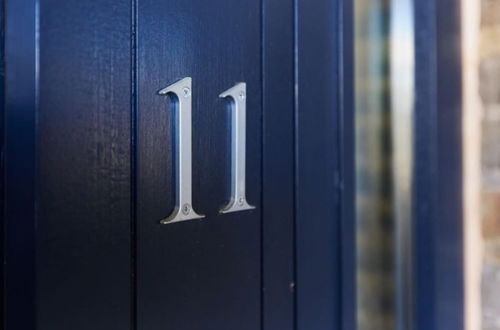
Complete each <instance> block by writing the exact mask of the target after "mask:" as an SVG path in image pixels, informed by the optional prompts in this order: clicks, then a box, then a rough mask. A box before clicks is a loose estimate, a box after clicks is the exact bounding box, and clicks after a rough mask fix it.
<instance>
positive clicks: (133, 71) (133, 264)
mask: <svg viewBox="0 0 500 330" xmlns="http://www.w3.org/2000/svg"><path fill="white" fill-rule="evenodd" d="M137 2H138V0H131V10H130V13H131V17H130V21H131V31H130V33H131V38H130V60H131V63H130V64H131V65H130V80H131V82H130V83H131V93H130V95H131V96H130V97H131V100H130V102H131V116H130V125H131V126H130V129H131V139H130V173H131V182H130V187H131V188H130V189H131V191H130V202H131V203H130V213H131V221H130V256H131V258H130V288H131V290H130V329H131V330H135V329H137V277H136V272H137V232H136V228H137V207H136V204H137V194H136V190H137V189H136V188H137V178H136V177H137V173H136V172H137V171H136V166H137V165H136V164H137Z"/></svg>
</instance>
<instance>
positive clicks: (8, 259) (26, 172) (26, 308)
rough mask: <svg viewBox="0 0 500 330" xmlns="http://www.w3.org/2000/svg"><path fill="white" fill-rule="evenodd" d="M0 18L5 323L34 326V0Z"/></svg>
mask: <svg viewBox="0 0 500 330" xmlns="http://www.w3.org/2000/svg"><path fill="white" fill-rule="evenodd" d="M8 4H9V5H8V6H6V7H5V9H6V13H5V14H6V21H5V33H6V41H5V61H6V77H5V85H6V89H5V117H4V118H5V131H4V132H3V134H4V138H5V140H4V149H3V152H4V155H3V157H4V162H5V163H4V165H5V168H4V173H3V175H4V180H5V181H4V184H5V186H4V187H3V189H4V192H5V209H4V228H5V245H4V246H5V255H4V263H5V281H6V285H5V297H4V299H5V300H4V301H5V302H6V306H5V309H4V310H5V314H6V315H5V316H6V317H5V319H4V320H3V322H4V325H5V329H9V330H10V329H35V286H34V284H35V269H34V266H35V246H34V237H35V185H34V183H35V142H36V138H35V121H36V104H37V97H36V96H37V80H36V78H37V75H36V74H37V71H36V54H37V52H36V51H37V48H36V38H35V31H36V28H35V27H36V19H35V18H36V2H35V1H33V0H20V1H9V3H8Z"/></svg>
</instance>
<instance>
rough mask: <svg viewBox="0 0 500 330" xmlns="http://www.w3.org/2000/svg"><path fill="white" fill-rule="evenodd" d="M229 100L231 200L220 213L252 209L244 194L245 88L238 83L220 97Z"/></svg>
mask: <svg viewBox="0 0 500 330" xmlns="http://www.w3.org/2000/svg"><path fill="white" fill-rule="evenodd" d="M219 97H221V98H230V99H231V105H232V114H231V199H230V201H229V203H228V204H227V205H226V206H225V207H224V208H223V209H222V210H221V211H220V212H221V213H229V212H237V211H243V210H249V209H254V208H255V207H254V206H251V205H249V204H248V202H247V200H246V192H245V161H246V160H245V158H246V97H247V86H246V84H245V83H239V84H236V85H235V86H233V87H231V88H230V89H228V90H227V91H225V92H224V93H222V94H221V95H219Z"/></svg>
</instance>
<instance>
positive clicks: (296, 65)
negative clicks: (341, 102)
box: [292, 0, 300, 330]
mask: <svg viewBox="0 0 500 330" xmlns="http://www.w3.org/2000/svg"><path fill="white" fill-rule="evenodd" d="M292 1H293V57H294V58H293V61H294V62H293V86H294V102H293V107H294V109H293V116H294V118H293V120H294V132H293V145H294V155H293V157H294V166H293V177H294V180H293V208H294V212H293V261H294V263H293V278H294V282H295V289H294V295H293V327H294V329H295V330H297V329H298V315H297V314H298V307H297V306H298V292H299V289H300V287H299V283H298V278H297V265H298V260H297V251H298V250H297V248H298V247H297V241H298V240H297V226H298V219H297V215H298V210H299V207H298V188H299V33H298V31H299V0H292Z"/></svg>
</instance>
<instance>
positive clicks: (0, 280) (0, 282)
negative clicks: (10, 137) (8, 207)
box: [0, 0, 6, 329]
mask: <svg viewBox="0 0 500 330" xmlns="http://www.w3.org/2000/svg"><path fill="white" fill-rule="evenodd" d="M4 14H5V0H0V235H1V236H0V256H1V258H2V259H1V263H0V320H1V321H0V329H4V320H5V318H4V303H5V277H4V274H5V267H4V264H5V250H6V249H5V241H6V240H5V184H4V182H5V178H4V176H5V159H4V157H5V154H4V152H5V16H4Z"/></svg>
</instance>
